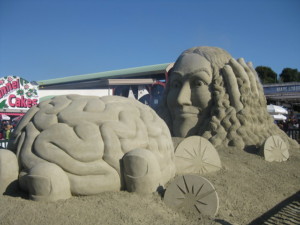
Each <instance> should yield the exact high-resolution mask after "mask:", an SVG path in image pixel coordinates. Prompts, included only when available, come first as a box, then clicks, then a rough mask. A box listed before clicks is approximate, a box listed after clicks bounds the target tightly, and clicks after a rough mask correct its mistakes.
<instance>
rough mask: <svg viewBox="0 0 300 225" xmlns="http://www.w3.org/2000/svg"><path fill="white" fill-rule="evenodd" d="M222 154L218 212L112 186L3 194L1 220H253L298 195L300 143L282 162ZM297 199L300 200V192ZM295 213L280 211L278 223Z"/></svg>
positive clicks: (212, 176) (211, 177)
mask: <svg viewBox="0 0 300 225" xmlns="http://www.w3.org/2000/svg"><path fill="white" fill-rule="evenodd" d="M219 154H220V158H221V161H222V169H221V170H220V171H218V172H215V173H212V174H208V175H205V178H207V179H208V180H209V181H211V182H212V184H213V185H214V186H215V188H216V190H217V193H218V195H219V198H220V209H219V212H218V214H217V216H216V217H215V218H207V217H203V218H194V217H191V216H189V215H184V214H183V213H179V212H174V211H172V210H171V209H169V208H168V207H167V206H166V205H165V204H164V202H163V200H162V199H161V197H160V195H159V194H157V193H156V194H153V195H149V196H141V195H138V194H134V193H128V192H106V193H102V194H99V195H95V196H87V197H83V196H79V197H72V198H71V199H68V200H64V201H58V202H34V201H31V200H27V199H26V196H21V195H18V194H17V195H16V197H14V196H1V197H0V224H1V225H2V224H3V225H4V224H5V225H8V224H24V225H26V224H28V225H29V224H30V225H32V224H50V225H51V224H56V225H57V224H64V225H69V224H85V225H87V224H93V225H94V224H118V225H119V224H130V225H131V224H143V225H146V224H151V225H152V224H172V225H176V224H250V223H251V222H252V221H255V220H256V219H257V218H258V217H260V216H262V215H264V214H265V213H269V214H268V215H267V217H268V218H270V217H271V216H272V213H275V212H274V211H272V209H274V207H275V206H276V205H278V204H279V203H282V202H283V201H284V200H286V199H288V198H289V197H290V196H293V195H294V196H299V195H295V193H297V192H298V191H299V190H300V175H299V171H300V150H299V149H294V150H290V158H289V160H287V161H286V162H282V163H270V162H266V161H265V160H264V159H263V158H262V157H260V156H258V155H254V154H250V153H246V152H240V151H236V150H224V151H219ZM295 201H296V203H295ZM293 204H294V205H300V200H299V198H298V199H297V198H296V199H294V203H293ZM295 210H297V209H295ZM277 213H278V211H277ZM264 216H265V217H264V218H266V215H264ZM274 216H275V215H274ZM291 217H292V215H290V216H287V215H285V216H282V217H277V220H279V222H278V221H277V224H280V223H283V221H286V220H289V218H291ZM295 218H296V219H295ZM295 218H293V219H290V224H293V221H294V222H295V223H294V224H297V223H298V224H299V217H295ZM297 218H298V221H297ZM280 220H281V221H280ZM257 221H258V220H256V222H257ZM256 224H259V223H256Z"/></svg>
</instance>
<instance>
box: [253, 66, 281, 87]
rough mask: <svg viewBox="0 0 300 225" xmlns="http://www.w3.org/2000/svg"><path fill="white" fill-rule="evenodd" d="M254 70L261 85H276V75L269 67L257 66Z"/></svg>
mask: <svg viewBox="0 0 300 225" xmlns="http://www.w3.org/2000/svg"><path fill="white" fill-rule="evenodd" d="M255 70H256V72H257V74H258V76H259V78H260V80H261V82H262V83H263V84H270V83H277V73H275V72H274V71H273V70H272V69H271V68H270V67H267V66H258V67H256V68H255Z"/></svg>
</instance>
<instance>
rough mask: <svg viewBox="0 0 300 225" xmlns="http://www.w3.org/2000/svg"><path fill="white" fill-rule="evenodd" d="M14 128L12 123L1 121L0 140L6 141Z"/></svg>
mask: <svg viewBox="0 0 300 225" xmlns="http://www.w3.org/2000/svg"><path fill="white" fill-rule="evenodd" d="M14 127H15V124H14V123H13V122H12V121H9V120H2V121H1V126H0V139H1V140H8V139H9V137H10V134H11V132H12V131H13V129H14Z"/></svg>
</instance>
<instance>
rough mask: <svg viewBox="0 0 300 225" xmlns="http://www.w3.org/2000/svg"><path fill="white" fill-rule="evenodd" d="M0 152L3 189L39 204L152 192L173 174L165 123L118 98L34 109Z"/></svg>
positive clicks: (64, 99)
mask: <svg viewBox="0 0 300 225" xmlns="http://www.w3.org/2000/svg"><path fill="white" fill-rule="evenodd" d="M13 140H14V142H12V143H11V144H10V145H9V147H8V148H9V149H10V150H12V151H10V150H1V151H0V191H2V192H3V191H5V190H6V189H7V188H9V185H10V184H11V183H12V182H14V180H17V179H18V181H19V184H20V186H21V188H22V189H24V190H26V191H28V192H29V195H30V197H31V198H32V199H34V200H45V201H54V200H58V199H66V198H69V197H70V196H71V195H92V194H97V193H100V192H103V191H117V190H121V189H125V190H128V191H135V192H140V193H152V192H154V191H156V189H157V188H158V187H160V185H161V186H163V185H164V184H166V183H167V182H168V181H169V180H170V179H171V178H172V177H174V176H175V165H174V147H173V143H172V139H171V135H170V131H169V129H168V127H167V125H166V124H165V122H164V121H163V120H162V119H161V118H160V117H159V116H158V115H157V114H156V113H155V111H154V110H152V109H151V108H150V107H148V106H146V105H144V104H142V103H140V102H138V101H137V100H133V99H128V98H124V97H119V96H105V97H102V98H99V97H96V96H80V95H67V96H58V97H55V98H53V99H51V100H48V101H45V102H42V103H40V104H39V105H38V106H34V107H33V108H31V109H30V110H29V111H28V112H27V114H26V115H25V116H24V117H23V119H22V120H21V121H20V123H19V125H18V126H17V127H16V129H15V131H14V133H13Z"/></svg>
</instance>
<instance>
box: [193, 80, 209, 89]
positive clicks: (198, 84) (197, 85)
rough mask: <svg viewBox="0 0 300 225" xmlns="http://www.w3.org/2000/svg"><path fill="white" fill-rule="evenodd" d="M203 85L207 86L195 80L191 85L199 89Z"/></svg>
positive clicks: (201, 81)
mask: <svg viewBox="0 0 300 225" xmlns="http://www.w3.org/2000/svg"><path fill="white" fill-rule="evenodd" d="M204 85H207V83H206V82H204V81H203V80H200V79H195V80H194V81H193V83H192V86H193V87H201V86H204Z"/></svg>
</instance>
